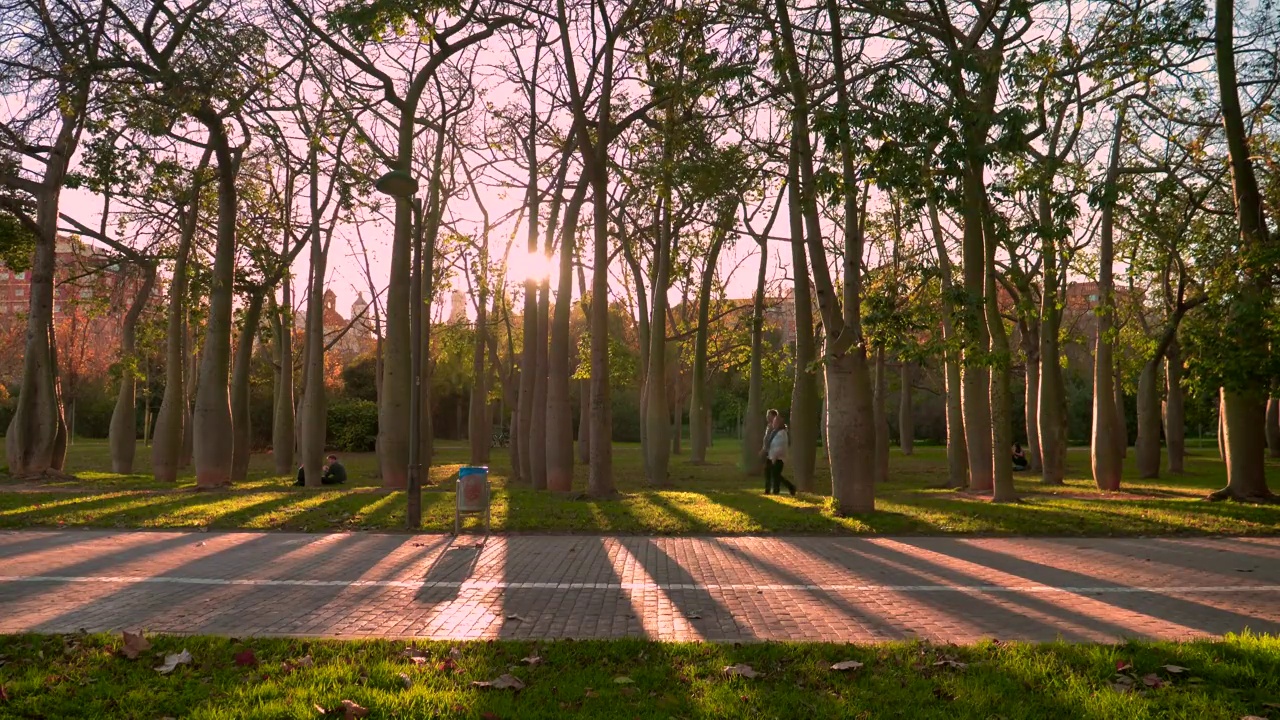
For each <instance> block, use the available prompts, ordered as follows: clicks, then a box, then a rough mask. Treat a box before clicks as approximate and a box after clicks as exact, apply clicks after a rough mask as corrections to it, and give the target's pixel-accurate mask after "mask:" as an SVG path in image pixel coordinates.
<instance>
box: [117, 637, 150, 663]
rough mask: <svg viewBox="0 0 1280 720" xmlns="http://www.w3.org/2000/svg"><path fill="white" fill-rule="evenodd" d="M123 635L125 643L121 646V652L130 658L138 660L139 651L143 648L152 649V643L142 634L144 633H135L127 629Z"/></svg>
mask: <svg viewBox="0 0 1280 720" xmlns="http://www.w3.org/2000/svg"><path fill="white" fill-rule="evenodd" d="M123 635H124V644H123V645H121V646H120V654H122V655H124V656H125V657H127V658H129V659H130V660H137V659H138V654H139V653H141V652H142V651H143V650H150V649H151V643H149V642H147V639H146V638H145V637H143V636H142V633H138V634H137V635H135V634H133V633H131V632H129V631H128V630H125V631H124V633H123Z"/></svg>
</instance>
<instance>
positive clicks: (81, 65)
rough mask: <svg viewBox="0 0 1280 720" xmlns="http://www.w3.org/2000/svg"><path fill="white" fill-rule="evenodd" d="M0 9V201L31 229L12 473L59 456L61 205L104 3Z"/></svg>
mask: <svg viewBox="0 0 1280 720" xmlns="http://www.w3.org/2000/svg"><path fill="white" fill-rule="evenodd" d="M0 16H4V17H7V18H9V19H10V22H8V23H7V24H6V26H5V28H4V29H3V30H0V47H3V48H4V50H3V51H0V77H3V78H5V83H6V87H5V93H6V94H7V95H11V96H20V97H22V98H23V100H22V101H21V102H17V103H10V104H8V105H7V106H6V107H7V108H12V109H7V110H6V111H5V112H4V115H3V116H0V131H2V132H0V159H3V161H4V162H3V163H0V185H2V186H3V187H4V189H5V192H3V193H0V207H2V208H3V210H4V212H5V213H6V214H7V215H8V216H10V217H13V218H16V219H17V220H18V223H20V225H21V226H22V228H23V229H24V230H25V231H26V232H29V233H31V234H32V235H33V236H34V238H35V253H34V258H33V261H32V270H31V296H30V304H29V307H30V310H29V311H28V313H27V335H26V350H25V352H24V354H23V369H22V390H21V393H20V394H19V396H18V401H17V405H16V407H15V409H14V414H13V418H12V420H10V422H9V427H8V430H7V431H6V433H5V455H6V458H7V461H8V466H9V472H10V474H12V475H14V476H28V475H42V474H46V473H59V472H61V471H62V468H63V463H64V462H65V460H66V443H67V431H66V423H65V422H64V420H63V415H62V402H61V398H60V397H59V389H58V382H57V367H58V362H57V343H56V341H55V339H54V330H53V276H54V262H55V249H56V245H57V235H58V220H59V212H58V208H59V202H60V200H61V196H62V189H63V186H64V184H65V182H66V178H67V173H68V170H69V168H70V165H71V162H72V158H73V157H74V155H75V153H76V149H77V147H78V145H79V142H80V134H81V131H82V130H83V128H84V124H85V122H86V120H87V119H88V116H89V113H90V111H91V109H90V103H91V101H92V97H93V91H94V83H95V80H96V79H97V67H96V66H97V63H98V60H99V58H100V55H101V51H102V46H103V40H104V32H105V24H106V23H105V20H106V13H105V9H104V8H99V7H95V6H94V5H91V4H90V5H86V4H83V3H80V2H75V0H60V1H57V2H52V3H45V2H33V1H32V0H5V2H4V3H3V4H0ZM18 158H21V160H20V161H19V160H18ZM27 163H29V165H27ZM24 166H25V167H30V168H31V172H30V174H28V173H27V172H24V170H23V169H22V168H23V167H24ZM10 227H12V224H11V223H10ZM16 235H17V233H14V232H12V231H11V232H10V233H9V237H10V238H13V237H15V236H16ZM11 243H12V241H9V243H7V244H11Z"/></svg>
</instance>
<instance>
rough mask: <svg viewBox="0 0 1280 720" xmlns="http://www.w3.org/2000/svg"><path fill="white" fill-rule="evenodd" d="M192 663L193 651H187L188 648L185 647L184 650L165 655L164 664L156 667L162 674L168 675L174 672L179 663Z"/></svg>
mask: <svg viewBox="0 0 1280 720" xmlns="http://www.w3.org/2000/svg"><path fill="white" fill-rule="evenodd" d="M190 664H191V653H189V652H187V651H186V649H183V651H182V652H180V653H178V654H176V655H165V656H164V664H163V665H161V666H160V667H158V668H156V672H158V673H160V674H161V675H168V674H169V673H171V672H173V671H174V669H176V668H177V667H178V666H179V665H190Z"/></svg>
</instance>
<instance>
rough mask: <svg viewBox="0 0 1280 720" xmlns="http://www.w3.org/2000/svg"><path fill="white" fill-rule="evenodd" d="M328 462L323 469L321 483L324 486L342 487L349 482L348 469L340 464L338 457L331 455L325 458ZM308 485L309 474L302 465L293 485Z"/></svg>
mask: <svg viewBox="0 0 1280 720" xmlns="http://www.w3.org/2000/svg"><path fill="white" fill-rule="evenodd" d="M325 459H326V460H327V461H328V462H327V463H326V464H325V466H324V467H323V468H322V471H323V472H322V474H321V476H320V482H321V483H322V484H324V485H341V484H342V483H344V482H346V481H347V469H346V468H345V467H343V466H342V463H340V462H338V456H337V455H330V456H329V457H327V458H325ZM306 484H307V473H306V471H305V470H304V469H303V467H302V466H301V465H299V466H298V479H297V481H296V482H294V483H293V485H294V487H302V486H304V485H306Z"/></svg>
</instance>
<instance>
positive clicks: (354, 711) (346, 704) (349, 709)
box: [342, 700, 369, 720]
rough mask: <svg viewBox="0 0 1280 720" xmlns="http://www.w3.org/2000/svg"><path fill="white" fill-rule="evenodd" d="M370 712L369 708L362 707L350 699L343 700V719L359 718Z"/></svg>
mask: <svg viewBox="0 0 1280 720" xmlns="http://www.w3.org/2000/svg"><path fill="white" fill-rule="evenodd" d="M368 714H369V711H368V709H366V708H362V707H360V706H359V705H357V704H355V703H354V702H352V701H350V700H343V701H342V720H357V718H362V717H365V716H366V715H368Z"/></svg>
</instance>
